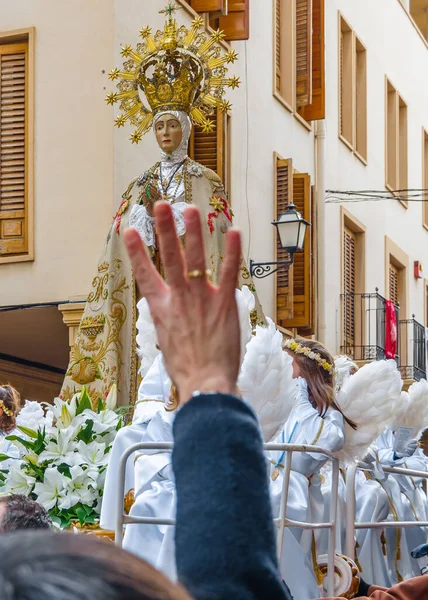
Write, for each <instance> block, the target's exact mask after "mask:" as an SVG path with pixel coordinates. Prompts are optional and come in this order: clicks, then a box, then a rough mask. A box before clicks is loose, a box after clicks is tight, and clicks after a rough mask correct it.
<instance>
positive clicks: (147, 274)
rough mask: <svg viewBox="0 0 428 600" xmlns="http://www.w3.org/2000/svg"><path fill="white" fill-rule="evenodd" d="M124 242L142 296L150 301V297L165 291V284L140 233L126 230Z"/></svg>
mask: <svg viewBox="0 0 428 600" xmlns="http://www.w3.org/2000/svg"><path fill="white" fill-rule="evenodd" d="M123 241H124V243H125V246H126V249H127V251H128V255H129V258H130V260H131V265H132V270H133V272H134V277H135V280H136V282H137V284H138V289H139V290H140V293H141V295H142V296H144V297H146V298H147V299H149V298H150V296H153V295H155V296H157V295H159V294H160V293H162V292H163V291H165V289H166V286H165V283H164V281H163V279H162V277H161V276H160V275H159V273H158V272H157V271H156V268H155V266H154V264H153V262H152V261H151V259H150V257H149V255H148V253H147V250H146V248H145V246H144V244H143V242H142V240H141V237H140V235H139V233H138V232H137V231H135V229H126V231H125V232H124V234H123Z"/></svg>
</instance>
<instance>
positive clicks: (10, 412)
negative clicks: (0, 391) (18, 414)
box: [0, 400, 13, 417]
mask: <svg viewBox="0 0 428 600" xmlns="http://www.w3.org/2000/svg"><path fill="white" fill-rule="evenodd" d="M0 408H1V410H2V411H3V412H4V414H5V415H7V416H8V417H13V410H10V408H8V407H7V406H6V404H5V403H4V402H3V400H0Z"/></svg>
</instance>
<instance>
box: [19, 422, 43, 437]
mask: <svg viewBox="0 0 428 600" xmlns="http://www.w3.org/2000/svg"><path fill="white" fill-rule="evenodd" d="M17 429H19V431H22V433H24V434H25V435H28V437H30V438H33V439H34V440H37V438H38V433H37V431H34V429H30V428H29V427H24V426H23V425H18V427H17Z"/></svg>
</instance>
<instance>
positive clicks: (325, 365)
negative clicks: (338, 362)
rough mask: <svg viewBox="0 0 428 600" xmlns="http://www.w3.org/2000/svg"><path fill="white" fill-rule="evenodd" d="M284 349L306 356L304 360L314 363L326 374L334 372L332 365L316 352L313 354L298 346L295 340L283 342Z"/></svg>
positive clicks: (304, 347)
mask: <svg viewBox="0 0 428 600" xmlns="http://www.w3.org/2000/svg"><path fill="white" fill-rule="evenodd" d="M284 348H288V349H289V350H291V351H292V352H294V353H295V354H303V355H304V356H306V358H309V359H310V360H313V361H314V362H316V363H317V364H318V366H319V367H321V368H322V369H324V371H327V373H330V374H332V373H333V372H334V365H332V364H331V363H329V362H328V361H326V360H325V359H324V358H323V357H322V356H321V354H318V352H313V350H311V349H310V348H308V347H307V346H303V345H302V344H299V342H296V340H293V339H289V340H285V342H284Z"/></svg>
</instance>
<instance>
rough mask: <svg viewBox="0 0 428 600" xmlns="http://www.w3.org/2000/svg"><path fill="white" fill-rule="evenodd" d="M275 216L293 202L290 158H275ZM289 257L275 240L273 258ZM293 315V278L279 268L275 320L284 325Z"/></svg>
mask: <svg viewBox="0 0 428 600" xmlns="http://www.w3.org/2000/svg"><path fill="white" fill-rule="evenodd" d="M275 160H276V164H275V212H274V214H275V218H276V219H278V218H279V217H280V216H281V214H282V213H283V212H284V211H285V208H286V206H287V204H291V203H292V202H293V162H292V160H291V159H288V160H283V159H279V158H278V157H277V158H276V159H275ZM288 258H289V254H288V252H286V251H285V250H284V249H283V248H282V247H281V244H280V242H279V238H278V239H277V242H276V258H275V260H278V261H280V260H287V259H288ZM292 316H293V278H292V270H290V269H289V270H288V271H287V270H286V269H279V271H277V274H276V322H277V324H278V325H281V326H283V327H284V323H285V322H286V321H287V319H291V318H292Z"/></svg>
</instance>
